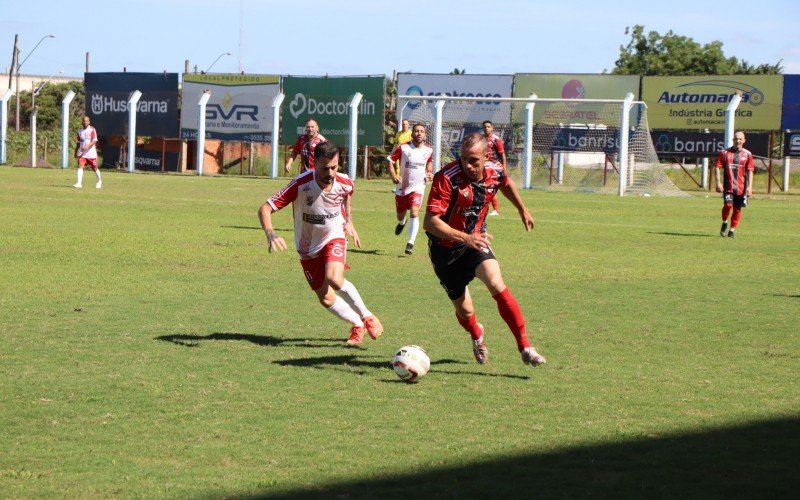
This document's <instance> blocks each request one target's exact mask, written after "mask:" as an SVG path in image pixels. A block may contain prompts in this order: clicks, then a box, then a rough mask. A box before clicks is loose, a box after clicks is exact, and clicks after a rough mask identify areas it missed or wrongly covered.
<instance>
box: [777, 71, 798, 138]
mask: <svg viewBox="0 0 800 500" xmlns="http://www.w3.org/2000/svg"><path fill="white" fill-rule="evenodd" d="M781 129H782V130H797V129H800V75H784V76H783V109H782V113H781Z"/></svg>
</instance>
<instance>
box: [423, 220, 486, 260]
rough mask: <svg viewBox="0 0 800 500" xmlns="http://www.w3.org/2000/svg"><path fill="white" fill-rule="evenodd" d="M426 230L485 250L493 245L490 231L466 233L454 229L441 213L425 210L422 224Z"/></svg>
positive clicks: (470, 246) (439, 236)
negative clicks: (442, 217)
mask: <svg viewBox="0 0 800 500" xmlns="http://www.w3.org/2000/svg"><path fill="white" fill-rule="evenodd" d="M422 227H423V229H425V231H427V232H429V233H431V234H432V235H434V236H436V237H438V238H443V239H446V240H451V241H455V242H458V243H463V244H465V245H466V246H468V247H469V248H472V249H474V250H479V251H481V252H484V251H486V250H488V249H489V247H490V246H491V242H492V239H493V238H494V237H493V236H492V235H491V234H489V233H470V234H468V233H465V232H463V231H459V230H458V229H453V228H452V227H450V225H449V224H447V223H446V222H445V221H443V220H442V219H441V218H440V217H439V215H437V214H434V213H433V212H425V221H424V222H423V225H422Z"/></svg>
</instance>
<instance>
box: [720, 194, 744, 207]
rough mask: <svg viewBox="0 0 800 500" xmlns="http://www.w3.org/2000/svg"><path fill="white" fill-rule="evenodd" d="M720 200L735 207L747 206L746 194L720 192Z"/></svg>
mask: <svg viewBox="0 0 800 500" xmlns="http://www.w3.org/2000/svg"><path fill="white" fill-rule="evenodd" d="M722 201H723V202H724V203H725V204H726V205H733V206H734V207H736V208H744V207H746V206H747V195H746V194H733V193H731V192H727V193H722Z"/></svg>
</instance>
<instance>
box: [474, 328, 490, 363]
mask: <svg viewBox="0 0 800 500" xmlns="http://www.w3.org/2000/svg"><path fill="white" fill-rule="evenodd" d="M478 326H479V327H480V329H481V337H480V338H479V339H477V340H476V339H473V340H472V354H474V355H475V361H477V362H478V363H479V364H482V365H485V364H486V362H487V361H489V348H488V347H486V342H484V341H483V325H481V324H478Z"/></svg>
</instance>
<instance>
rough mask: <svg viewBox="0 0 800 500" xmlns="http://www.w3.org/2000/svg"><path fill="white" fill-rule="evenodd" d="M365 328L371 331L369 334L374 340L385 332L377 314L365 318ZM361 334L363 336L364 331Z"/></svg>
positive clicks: (368, 331)
mask: <svg viewBox="0 0 800 500" xmlns="http://www.w3.org/2000/svg"><path fill="white" fill-rule="evenodd" d="M364 328H366V329H367V333H369V336H370V337H372V339H373V340H375V339H377V338H378V337H380V336H381V334H382V333H383V325H382V324H381V320H379V319H378V318H376V317H375V316H369V317H367V318H364ZM361 335H362V336H363V335H364V333H363V332H362V333H361ZM359 342H360V340H359Z"/></svg>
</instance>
